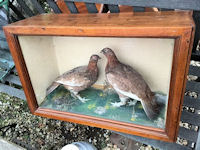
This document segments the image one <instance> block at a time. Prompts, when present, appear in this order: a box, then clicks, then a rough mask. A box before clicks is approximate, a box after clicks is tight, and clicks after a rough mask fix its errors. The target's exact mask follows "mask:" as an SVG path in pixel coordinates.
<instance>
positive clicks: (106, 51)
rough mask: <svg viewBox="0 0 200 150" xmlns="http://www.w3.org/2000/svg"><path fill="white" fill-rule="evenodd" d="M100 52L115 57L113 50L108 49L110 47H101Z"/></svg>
mask: <svg viewBox="0 0 200 150" xmlns="http://www.w3.org/2000/svg"><path fill="white" fill-rule="evenodd" d="M101 53H103V54H104V55H105V56H106V57H112V56H114V57H116V56H115V53H114V52H113V50H112V49H110V48H107V47H106V48H104V49H102V50H101Z"/></svg>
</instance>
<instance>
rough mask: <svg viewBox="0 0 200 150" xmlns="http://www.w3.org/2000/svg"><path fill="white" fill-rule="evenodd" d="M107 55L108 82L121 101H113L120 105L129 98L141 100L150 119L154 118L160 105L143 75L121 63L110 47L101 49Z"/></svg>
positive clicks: (116, 105)
mask: <svg viewBox="0 0 200 150" xmlns="http://www.w3.org/2000/svg"><path fill="white" fill-rule="evenodd" d="M101 52H102V53H103V54H104V55H105V56H106V57H107V60H108V62H107V65H106V68H105V72H106V78H107V81H108V83H109V84H110V85H111V86H112V87H113V88H114V90H115V91H116V92H117V93H118V95H119V98H120V100H121V102H118V103H113V106H115V107H120V106H122V105H125V104H126V101H127V100H128V99H129V98H132V99H134V100H137V101H140V102H141V103H142V106H143V108H144V111H145V113H146V115H147V116H148V118H149V119H154V118H155V117H156V116H157V115H158V113H159V105H158V104H157V102H156V101H155V94H154V93H153V92H152V91H151V89H150V88H149V86H148V85H147V83H146V82H145V80H144V79H143V77H142V76H141V75H140V74H139V73H138V72H137V71H136V70H134V69H133V68H132V67H130V66H128V65H125V64H123V63H121V62H120V61H119V60H118V59H117V57H116V55H115V53H114V52H113V51H112V50H111V49H110V48H104V49H103V50H102V51H101Z"/></svg>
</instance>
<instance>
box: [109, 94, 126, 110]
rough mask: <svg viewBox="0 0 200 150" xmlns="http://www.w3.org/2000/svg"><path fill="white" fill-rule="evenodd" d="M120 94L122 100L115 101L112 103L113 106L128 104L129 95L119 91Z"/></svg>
mask: <svg viewBox="0 0 200 150" xmlns="http://www.w3.org/2000/svg"><path fill="white" fill-rule="evenodd" d="M118 95H119V99H120V100H121V101H120V102H114V103H111V105H112V106H113V107H120V106H123V105H126V102H127V100H128V99H129V97H127V96H125V95H122V94H120V93H118Z"/></svg>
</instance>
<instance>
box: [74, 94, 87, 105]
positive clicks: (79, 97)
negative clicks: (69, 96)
mask: <svg viewBox="0 0 200 150" xmlns="http://www.w3.org/2000/svg"><path fill="white" fill-rule="evenodd" d="M76 96H77V98H78V99H79V100H80V101H81V102H82V103H85V102H87V101H89V100H90V99H87V98H84V97H81V96H80V95H76Z"/></svg>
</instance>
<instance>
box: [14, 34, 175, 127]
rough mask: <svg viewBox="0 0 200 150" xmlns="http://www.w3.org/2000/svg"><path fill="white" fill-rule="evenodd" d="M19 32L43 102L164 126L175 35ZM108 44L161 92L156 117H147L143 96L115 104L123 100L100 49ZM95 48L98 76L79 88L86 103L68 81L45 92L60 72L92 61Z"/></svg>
mask: <svg viewBox="0 0 200 150" xmlns="http://www.w3.org/2000/svg"><path fill="white" fill-rule="evenodd" d="M18 38H19V42H20V45H21V49H22V53H23V55H24V59H25V62H26V64H27V68H28V72H29V75H30V78H31V82H32V85H33V89H34V92H35V95H36V98H37V102H38V104H39V105H40V107H43V108H50V109H55V110H59V111H67V112H72V113H77V114H84V115H89V116H95V117H101V118H106V119H112V120H117V121H123V122H128V123H134V124H140V125H145V126H153V127H157V128H165V119H166V110H167V101H168V93H169V85H170V77H171V68H172V58H173V49H174V39H167V38H112V37H63V36H19V37H18ZM105 47H109V48H111V49H112V50H113V51H114V52H115V54H116V56H117V57H118V59H119V60H120V61H121V62H123V63H125V64H128V65H130V66H132V67H133V68H134V69H135V70H137V71H138V72H139V73H140V74H141V75H142V76H143V78H144V79H145V81H146V82H147V84H148V85H149V87H150V88H151V90H152V91H153V92H155V93H157V95H159V100H160V101H161V103H163V106H162V107H161V110H160V114H159V116H158V117H157V118H156V119H155V120H149V119H148V118H147V117H146V114H145V113H144V110H143V108H142V105H141V103H140V102H137V103H136V105H135V106H132V105H128V104H127V105H126V106H121V107H113V106H112V105H111V102H119V101H120V100H119V97H118V95H117V94H116V93H115V91H113V90H112V89H111V88H110V87H109V86H108V85H107V84H106V82H105V71H104V69H105V65H106V62H107V60H106V58H105V57H104V56H103V55H102V54H100V51H101V50H102V49H103V48H105ZM92 54H98V55H99V56H100V57H101V58H102V59H101V60H100V61H99V62H98V67H99V79H98V81H97V82H96V83H95V84H94V86H93V87H91V88H89V89H87V90H85V91H82V92H80V95H81V96H82V97H85V98H87V99H90V100H89V101H87V102H85V103H82V102H80V101H79V100H77V99H74V98H73V97H71V95H70V93H69V92H68V91H67V90H66V89H65V88H64V87H63V86H59V87H58V88H57V89H55V90H54V91H53V92H52V93H50V94H49V95H46V89H47V87H48V86H49V85H50V84H51V83H52V82H53V81H54V79H55V78H56V77H57V76H59V75H61V74H63V73H64V72H66V71H68V70H71V69H73V68H75V67H77V66H82V65H87V64H88V61H89V58H90V56H91V55H92ZM130 101H131V100H130Z"/></svg>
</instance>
